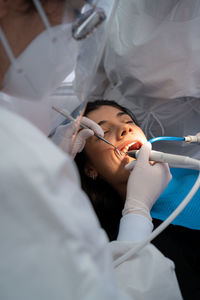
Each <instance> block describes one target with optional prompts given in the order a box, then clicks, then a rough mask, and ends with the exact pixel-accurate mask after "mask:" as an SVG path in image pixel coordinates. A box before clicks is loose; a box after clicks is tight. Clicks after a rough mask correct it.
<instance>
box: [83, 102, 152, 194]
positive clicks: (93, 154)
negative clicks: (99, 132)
mask: <svg viewBox="0 0 200 300" xmlns="http://www.w3.org/2000/svg"><path fill="white" fill-rule="evenodd" d="M87 117H88V118H90V119H92V120H93V121H95V122H96V123H98V124H99V125H100V126H101V127H102V129H103V131H104V137H105V139H107V140H108V141H109V142H111V143H112V144H113V145H115V146H116V147H118V148H119V149H120V150H121V151H123V152H124V153H126V152H127V150H128V147H129V145H130V144H132V143H134V145H133V146H132V147H133V148H135V149H139V148H140V147H141V146H142V145H143V144H144V142H146V141H147V139H146V137H145V135H144V133H143V131H142V130H141V129H140V128H139V127H138V126H137V125H136V124H135V123H134V122H133V120H132V119H131V117H130V116H129V115H127V114H125V113H124V112H123V111H121V110H120V109H118V108H115V107H113V106H105V105H104V106H101V107H99V108H98V109H97V110H94V111H92V112H90V113H88V115H87ZM85 152H86V154H87V156H88V157H89V160H90V162H89V165H91V166H92V168H95V170H96V172H97V173H98V176H100V177H101V178H103V179H104V180H106V181H107V182H108V183H110V184H111V185H112V186H113V187H114V188H116V189H117V190H118V191H119V192H121V188H122V187H123V186H124V185H125V186H126V183H127V180H128V177H129V174H130V173H129V172H128V171H126V170H125V168H124V167H125V165H126V164H127V163H128V162H130V161H131V160H133V159H132V158H130V157H129V156H127V155H124V156H121V155H120V154H119V153H118V152H117V151H116V150H115V149H114V148H113V147H112V146H110V145H108V144H106V143H105V142H103V141H101V140H99V139H98V138H96V137H95V136H93V137H90V138H89V139H88V140H87V142H86V145H85Z"/></svg>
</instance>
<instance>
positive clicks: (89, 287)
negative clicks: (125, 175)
mask: <svg viewBox="0 0 200 300" xmlns="http://www.w3.org/2000/svg"><path fill="white" fill-rule="evenodd" d="M89 2H90V6H91V10H92V13H94V14H93V15H95V13H96V7H95V6H94V5H93V4H92V1H89ZM84 4H85V1H78V0H77V1H63V0H59V1H58V0H57V1H56V0H46V1H45V0H44V1H39V0H33V1H31V0H15V1H13V0H0V86H1V91H2V92H3V93H4V94H2V95H1V100H0V241H1V246H0V299H1V300H12V299H15V300H16V299H17V300H18V299H19V300H23V299H29V300H31V299H34V300H35V299H42V300H45V299H48V300H50V299H56V300H61V299H65V300H66V299H70V300H71V299H73V300H74V299H82V300H83V299H87V300H90V299H91V300H94V299H95V300H98V299H102V300H107V299H108V300H111V299H115V300H117V299H123V300H125V299H127V300H128V299H148V300H149V299H154V300H155V299H170V300H171V299H173V300H175V299H182V297H181V294H180V290H179V287H178V283H177V280H176V276H175V272H174V264H173V262H172V261H170V260H169V259H167V258H166V257H164V256H163V255H162V254H161V253H160V252H159V251H158V250H157V249H156V248H155V247H154V246H153V245H151V244H150V245H148V246H147V247H145V248H144V249H143V250H141V251H140V252H139V253H138V254H137V255H135V256H133V257H131V258H129V260H127V261H125V262H123V263H122V264H120V265H119V266H118V267H117V268H116V269H115V270H114V268H113V259H117V258H119V257H120V256H121V255H123V254H124V253H126V252H127V251H128V250H129V249H131V248H133V247H134V246H135V245H136V243H137V242H138V241H139V240H141V239H143V238H145V237H146V235H148V234H149V233H150V232H151V230H152V224H151V222H150V221H149V219H148V218H146V217H145V216H140V214H139V213H138V214H128V215H125V216H123V217H122V220H123V221H122V225H121V228H120V231H121V237H120V240H118V241H116V242H113V243H111V244H110V245H109V243H108V240H107V237H106V235H105V233H104V231H102V229H101V228H100V225H99V223H98V221H97V218H96V216H95V214H94V212H93V209H92V207H91V205H90V203H89V201H88V198H87V197H86V195H85V194H84V193H83V191H82V190H81V187H80V180H79V176H78V173H77V170H76V168H75V166H74V163H73V161H72V159H71V158H70V156H69V155H67V154H66V153H64V152H61V150H59V149H58V148H57V147H56V146H55V145H54V144H53V143H52V142H51V141H50V140H49V139H48V138H47V137H46V136H45V135H44V134H43V133H42V132H41V131H40V130H38V128H36V127H35V126H34V125H33V124H32V123H31V122H29V121H28V120H26V119H24V118H22V117H20V116H19V115H18V114H17V113H15V112H14V110H15V109H14V108H15V105H13V104H14V103H15V97H17V98H18V99H19V98H20V99H22V101H24V99H26V100H27V101H39V100H41V107H42V103H43V101H42V99H44V98H45V97H46V96H47V95H49V94H50V93H51V92H52V91H53V90H54V89H55V88H56V87H58V86H59V84H60V83H61V82H62V80H63V79H64V78H65V77H66V76H67V74H68V73H70V72H71V70H72V69H73V67H74V65H73V63H74V62H75V59H76V57H75V50H74V49H75V48H74V47H75V44H76V41H75V40H74V38H73V37H72V35H73V36H74V37H75V38H76V37H77V36H76V34H75V33H76V30H77V28H78V27H79V25H80V24H82V21H84V20H86V18H82V19H80V16H81V14H80V13H79V14H78V12H80V10H81V8H82V6H83V5H84ZM96 14H97V15H98V12H97V13H96ZM77 15H78V18H79V19H78V22H77V23H76V25H75V26H72V22H73V21H74V19H75V16H77ZM90 16H91V14H90ZM75 21H77V19H76V20H75ZM79 21H80V22H79ZM98 23H99V22H98ZM73 24H74V23H73ZM96 25H97V24H96ZM94 27H96V26H94ZM72 29H73V30H72ZM90 29H91V28H90ZM77 32H78V31H77ZM78 33H80V32H78ZM82 37H85V36H84V34H83V36H82ZM88 55H89V53H88ZM91 59H92V58H91ZM6 95H9V98H8V96H6ZM10 96H11V97H10ZM33 103H34V102H33ZM38 103H39V102H38ZM38 103H37V106H38V113H40V111H39V104H38ZM12 105H13V107H12ZM47 112H48V109H47ZM30 115H31V112H30ZM46 117H48V116H45V115H44V118H46ZM86 122H88V120H86ZM91 129H92V130H91V131H87V132H85V133H84V134H83V133H82V136H80V134H79V135H78V137H77V138H76V140H75V143H74V145H73V147H74V151H75V152H76V151H79V150H80V149H79V148H80V147H81V145H82V144H84V140H85V137H86V136H88V135H91V134H93V130H94V131H95V132H97V133H98V134H102V132H101V129H100V128H99V127H98V126H96V125H95V124H92V125H91ZM77 141H78V142H77ZM141 152H142V153H143V156H141V159H139V160H138V161H139V163H140V166H141V167H142V168H139V170H138V171H133V172H132V174H131V176H130V189H129V199H130V198H131V196H132V197H133V196H134V193H136V194H137V195H138V199H137V200H138V201H139V202H140V203H141V206H143V205H145V206H146V207H148V208H149V209H150V208H151V205H152V203H154V202H155V201H156V198H157V196H158V195H159V194H160V193H161V192H162V190H163V189H164V188H165V187H166V186H167V184H168V182H169V180H170V173H169V169H168V166H167V165H164V164H157V167H149V164H148V163H147V162H148V156H149V146H144V147H143V151H141ZM145 174H146V177H145ZM139 176H141V181H142V182H143V183H144V180H145V182H146V189H145V190H146V192H148V195H151V199H150V201H149V199H147V197H146V196H145V195H146V194H147V193H144V188H143V187H141V186H134V177H137V182H138V180H139ZM152 176H154V178H155V182H156V186H155V185H154V186H149V185H148V180H149V178H152ZM131 181H132V182H133V184H132V182H131ZM158 182H159V184H158ZM127 201H128V200H127ZM149 202H150V203H149ZM129 205H131V203H129ZM132 208H133V209H134V207H132ZM127 216H128V217H127ZM129 225H130V226H132V227H131V228H130V227H129ZM127 226H128V227H129V228H130V233H129V235H127ZM134 231H135V232H137V234H134ZM123 232H124V235H123ZM123 236H124V237H123ZM127 236H128V237H127ZM138 236H139V237H138Z"/></svg>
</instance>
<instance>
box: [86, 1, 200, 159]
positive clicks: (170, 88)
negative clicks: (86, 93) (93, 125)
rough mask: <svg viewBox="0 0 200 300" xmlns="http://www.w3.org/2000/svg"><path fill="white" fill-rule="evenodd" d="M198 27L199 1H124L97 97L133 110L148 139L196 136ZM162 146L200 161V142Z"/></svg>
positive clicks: (199, 64)
mask: <svg viewBox="0 0 200 300" xmlns="http://www.w3.org/2000/svg"><path fill="white" fill-rule="evenodd" d="M199 26H200V1H199V0H191V1H188V0H181V1H174V0H167V1H165V0H163V1H157V0H119V5H118V8H117V11H116V14H115V16H114V21H113V23H112V26H111V29H110V32H109V36H108V40H107V44H106V47H105V51H104V56H103V59H102V61H101V65H100V67H99V69H98V73H97V76H96V78H95V80H94V83H93V89H94V90H93V96H95V98H97V99H102V98H103V99H108V100H116V101H117V102H119V103H120V104H121V105H124V106H126V107H128V108H130V109H131V110H132V111H133V113H135V115H136V117H137V119H138V121H139V124H140V126H141V128H142V129H143V130H144V132H145V134H146V135H147V137H148V138H152V137H154V136H161V135H167V136H168V135H169V136H170V135H171V136H180V137H181V136H186V135H190V134H191V135H195V134H196V133H197V132H199V131H200V121H199V120H200V101H199V97H200V81H199V78H200V59H199V57H200V43H199ZM83 60H84V59H83ZM83 64H84V62H83ZM157 145H159V148H158V149H159V150H161V151H165V152H171V153H175V154H182V155H188V156H192V157H195V158H198V159H200V147H199V146H198V145H187V144H183V143H166V142H162V143H155V144H154V145H153V148H154V149H155V150H156V149H157Z"/></svg>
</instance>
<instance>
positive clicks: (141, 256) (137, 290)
mask: <svg viewBox="0 0 200 300" xmlns="http://www.w3.org/2000/svg"><path fill="white" fill-rule="evenodd" d="M135 245H136V244H134V243H130V242H119V241H114V242H111V243H110V248H111V251H112V253H113V257H114V261H116V260H117V259H118V258H120V257H121V256H122V255H123V254H125V253H127V252H128V251H129V250H130V249H132V248H133V247H134V246H135ZM115 272H116V275H117V279H118V283H119V286H120V287H121V289H123V290H124V291H125V292H126V293H127V294H129V295H130V296H131V297H132V298H133V299H134V300H144V299H148V300H157V299H162V300H172V299H173V300H181V299H183V298H182V295H181V292H180V289H179V286H178V282H177V279H176V275H175V271H174V263H173V262H172V261H171V260H169V259H168V258H166V257H165V256H164V255H163V254H162V253H161V252H160V251H159V250H158V249H157V248H156V247H154V246H153V245H152V244H149V245H147V246H146V247H145V248H143V249H142V250H141V251H140V252H138V253H137V254H136V255H134V256H130V257H129V259H127V260H126V261H124V262H123V263H121V264H119V265H117V266H116V267H115Z"/></svg>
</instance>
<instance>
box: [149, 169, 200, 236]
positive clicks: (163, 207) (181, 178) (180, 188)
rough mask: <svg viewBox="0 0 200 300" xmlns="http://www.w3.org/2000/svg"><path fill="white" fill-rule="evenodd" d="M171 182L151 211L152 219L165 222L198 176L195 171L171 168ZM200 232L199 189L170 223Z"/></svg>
mask: <svg viewBox="0 0 200 300" xmlns="http://www.w3.org/2000/svg"><path fill="white" fill-rule="evenodd" d="M170 171H171V173H172V176H173V177H172V180H171V182H170V183H169V185H168V187H167V188H166V190H165V191H164V192H163V193H162V194H161V196H160V198H159V199H158V201H157V202H156V203H155V205H154V206H153V208H152V210H151V216H152V218H156V219H160V220H165V219H166V218H167V217H168V216H169V215H170V214H171V213H172V212H173V211H174V209H175V208H176V207H177V206H178V205H179V204H180V203H181V201H182V200H183V199H184V198H185V196H187V194H188V192H189V191H190V190H191V188H192V186H193V184H194V183H195V181H196V179H197V176H198V174H199V172H198V171H196V170H189V169H177V168H171V169H170ZM172 224H175V225H181V226H184V227H188V228H191V229H199V230H200V189H199V190H198V191H197V193H196V194H195V195H194V197H193V199H192V200H191V201H190V202H189V203H188V205H187V206H186V207H185V208H184V210H183V211H182V212H181V213H180V214H179V215H178V216H177V217H176V218H175V220H174V221H173V222H172Z"/></svg>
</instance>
